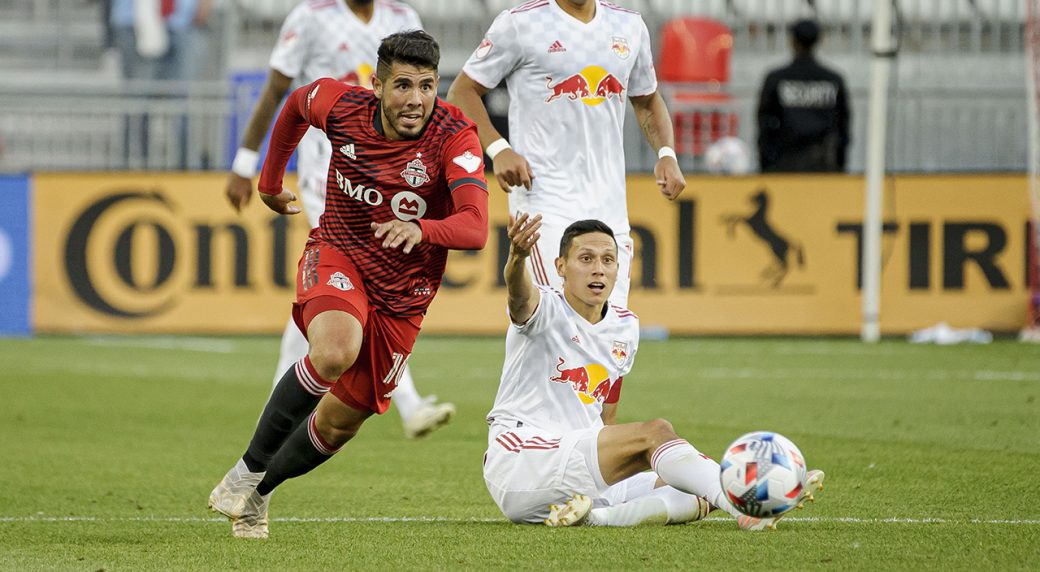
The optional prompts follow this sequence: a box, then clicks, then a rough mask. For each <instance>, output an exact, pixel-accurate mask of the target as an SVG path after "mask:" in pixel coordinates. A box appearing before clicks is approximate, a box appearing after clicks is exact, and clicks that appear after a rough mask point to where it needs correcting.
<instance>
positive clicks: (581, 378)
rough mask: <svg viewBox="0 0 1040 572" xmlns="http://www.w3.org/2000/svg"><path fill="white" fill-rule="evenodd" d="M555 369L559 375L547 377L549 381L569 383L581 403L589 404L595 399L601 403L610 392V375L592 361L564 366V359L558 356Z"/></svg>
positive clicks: (605, 369)
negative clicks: (575, 365)
mask: <svg viewBox="0 0 1040 572" xmlns="http://www.w3.org/2000/svg"><path fill="white" fill-rule="evenodd" d="M559 360H560V363H558V364H556V371H557V372H558V373H559V375H553V376H550V377H549V381H555V382H556V383H569V384H571V389H573V390H574V392H575V393H577V394H578V399H580V400H581V402H582V403H584V404H586V405H589V404H591V403H593V402H595V401H598V402H600V403H603V401H604V400H605V399H606V398H607V395H608V394H609V393H610V376H609V375H608V374H607V368H605V367H603V366H601V365H599V364H597V363H594V364H589V365H586V366H578V367H569V368H564V367H563V365H564V363H566V360H564V359H563V358H559Z"/></svg>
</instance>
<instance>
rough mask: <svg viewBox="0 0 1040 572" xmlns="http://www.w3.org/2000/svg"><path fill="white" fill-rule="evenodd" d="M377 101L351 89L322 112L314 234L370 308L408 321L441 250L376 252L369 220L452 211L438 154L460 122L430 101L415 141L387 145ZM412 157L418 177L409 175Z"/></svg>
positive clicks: (433, 276) (436, 274) (435, 279)
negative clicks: (357, 281)
mask: <svg viewBox="0 0 1040 572" xmlns="http://www.w3.org/2000/svg"><path fill="white" fill-rule="evenodd" d="M378 101H379V100H377V99H376V97H375V95H374V94H373V93H372V92H371V91H369V90H366V89H362V88H352V89H350V90H348V91H347V92H345V93H344V94H343V96H342V97H340V99H339V101H338V102H337V103H336V104H335V105H334V106H333V108H332V111H331V112H330V113H329V115H328V118H327V120H326V129H325V131H326V133H327V134H328V136H329V141H330V142H331V143H332V162H331V164H330V165H329V173H328V179H327V191H326V195H325V213H324V214H322V216H321V221H320V223H319V229H320V230H319V232H320V236H321V238H322V239H323V240H325V241H327V242H329V243H330V244H332V245H333V246H334V247H336V248H337V249H338V250H340V251H341V252H342V253H343V254H344V255H346V256H348V257H349V258H350V259H351V260H352V261H353V262H354V265H355V266H356V267H357V269H358V271H359V272H360V273H361V276H362V277H363V280H364V282H365V287H366V290H367V292H368V295H369V298H370V299H371V301H372V304H373V305H374V306H375V307H377V308H380V309H383V310H386V311H387V312H389V313H392V314H396V315H399V316H414V315H417V314H421V313H423V312H424V311H426V308H427V306H429V304H430V302H431V301H432V300H433V296H434V294H435V293H436V291H437V288H438V287H440V283H441V277H442V275H443V274H444V264H445V260H446V258H447V254H448V251H447V249H446V248H444V247H441V246H435V245H432V244H427V243H421V244H419V245H416V246H415V247H414V248H413V249H412V252H411V253H409V254H404V253H403V252H402V251H401V249H400V248H396V249H388V248H383V246H382V239H376V238H375V235H374V232H373V230H372V228H371V223H372V222H377V223H382V222H387V221H390V220H397V219H400V218H401V217H400V216H399V214H400V213H401V212H404V211H403V209H409V210H408V212H412V211H411V210H410V209H414V208H418V207H417V206H415V205H420V204H421V205H424V206H423V207H422V209H421V210H423V211H424V212H421V213H419V215H420V216H421V218H423V219H432V220H440V219H444V218H446V217H447V216H448V215H450V214H451V213H452V209H453V203H452V198H451V189H449V188H448V183H447V181H446V179H445V174H444V165H443V164H442V162H441V161H442V159H441V149H442V148H444V147H445V146H447V144H448V141H449V139H451V137H452V136H453V135H455V134H456V133H458V132H459V131H461V130H462V129H463V128H464V127H466V126H467V125H468V123H467V122H466V121H465V120H464V119H462V118H461V117H453V116H452V115H451V114H450V113H449V112H448V111H447V110H446V109H444V108H443V107H441V105H440V100H438V105H437V107H435V109H434V111H433V115H432V117H431V118H430V121H429V123H428V124H427V125H426V128H425V130H424V131H423V132H422V135H421V136H420V137H419V138H418V139H415V140H403V141H390V140H389V139H387V138H386V137H384V136H383V135H380V134H379V133H377V132H376V131H375V129H374V128H373V119H374V118H375V116H376V113H377V104H378ZM416 160H418V161H420V162H421V163H422V169H419V170H418V172H424V173H425V177H426V180H423V177H416V176H415V175H416V174H417V170H416V169H415V167H414V164H413V162H414V161H416ZM408 179H411V181H412V182H409V180H408ZM413 183H418V185H413ZM414 218H415V217H412V218H411V220H414ZM404 220H409V218H408V217H405V219H404Z"/></svg>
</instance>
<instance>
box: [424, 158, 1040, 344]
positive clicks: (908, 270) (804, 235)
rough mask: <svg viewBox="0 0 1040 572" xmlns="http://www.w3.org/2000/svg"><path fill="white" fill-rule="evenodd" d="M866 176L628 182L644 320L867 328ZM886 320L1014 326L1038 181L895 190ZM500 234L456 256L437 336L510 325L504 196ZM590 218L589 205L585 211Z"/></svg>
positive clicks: (889, 203) (925, 180) (688, 326)
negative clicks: (667, 195)
mask: <svg viewBox="0 0 1040 572" xmlns="http://www.w3.org/2000/svg"><path fill="white" fill-rule="evenodd" d="M863 192H864V180H863V178H862V177H858V176H802V175H790V176H770V177H728V178H721V177H719V178H716V177H691V178H688V180H687V186H686V191H685V192H684V193H683V195H682V197H681V199H680V200H678V201H676V202H674V203H669V202H667V201H666V200H665V199H664V198H662V197H661V195H660V194H659V192H658V191H657V187H656V185H655V184H654V181H653V179H652V178H650V177H645V176H636V177H630V178H629V185H628V197H629V199H628V203H629V214H630V219H631V222H632V227H633V233H632V234H633V238H634V239H635V242H636V256H635V263H634V264H633V269H632V293H631V296H630V298H629V305H630V306H631V307H632V309H633V310H634V311H635V312H636V313H637V314H639V316H640V319H641V322H642V324H643V326H662V327H665V328H667V329H668V330H669V331H671V332H672V333H679V334H787V333H797V334H855V333H858V332H859V325H860V322H861V319H862V318H861V310H860V304H861V299H860V293H859V288H858V280H859V268H860V264H859V259H860V237H861V233H862V230H861V229H862V219H863V215H862V213H863V204H864V201H863ZM885 193H886V195H885V196H886V198H885V212H884V218H885V221H886V225H885V233H884V237H885V238H884V243H883V255H884V266H883V275H882V282H883V284H882V300H881V327H882V331H883V332H884V333H889V334H892V333H906V332H909V331H912V330H914V329H918V328H923V327H927V326H931V325H934V324H936V323H937V322H940V321H946V322H948V323H950V324H951V325H953V326H956V327H969V326H975V327H982V328H987V329H992V330H1000V331H1010V330H1017V329H1019V328H1021V327H1022V324H1023V322H1024V319H1025V311H1026V296H1027V294H1026V286H1025V284H1026V282H1025V260H1026V259H1025V252H1026V248H1025V240H1026V236H1027V231H1026V221H1027V213H1028V194H1027V192H1026V179H1025V177H1023V176H1020V175H1014V176H1011V175H965V176H900V177H896V178H894V179H890V180H889V181H888V182H887V183H886V188H885ZM492 199H493V201H492V203H493V204H492V208H491V213H492V216H491V222H492V226H493V228H492V234H491V240H490V241H489V243H488V246H487V248H485V250H484V251H483V252H481V253H480V254H478V255H473V254H470V253H452V255H451V258H450V259H449V263H448V269H447V277H448V278H449V280H448V281H447V282H448V283H453V282H454V283H460V284H464V287H462V288H457V289H453V288H444V289H442V290H441V293H440V294H439V295H438V297H437V300H436V301H435V302H434V304H433V307H432V308H431V309H430V315H429V317H428V319H427V322H426V323H427V330H428V331H450V332H458V333H464V332H471V331H480V332H501V331H502V329H503V328H504V327H505V326H506V324H507V321H506V318H505V309H504V308H505V306H504V299H505V296H504V290H503V289H502V288H501V286H500V278H499V277H500V276H501V268H502V264H503V262H504V258H503V256H504V252H505V247H504V244H505V236H504V233H505V231H504V228H505V227H504V225H505V221H506V217H507V212H506V211H507V208H506V206H505V200H504V198H503V197H502V193H500V192H497V191H493V194H492ZM577 214H578V216H580V213H577Z"/></svg>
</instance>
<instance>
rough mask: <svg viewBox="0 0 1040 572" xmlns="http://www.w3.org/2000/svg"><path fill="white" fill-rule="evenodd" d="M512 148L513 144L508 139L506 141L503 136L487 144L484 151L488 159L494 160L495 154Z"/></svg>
mask: <svg viewBox="0 0 1040 572" xmlns="http://www.w3.org/2000/svg"><path fill="white" fill-rule="evenodd" d="M512 148H513V146H512V145H510V144H509V141H506V140H505V138H499V139H496V140H494V141H492V142H491V144H490V145H488V146H487V149H486V150H485V151H484V152H485V153H487V156H488V158H489V159H491V160H492V161H494V160H495V155H498V154H499V153H501V152H502V151H504V150H506V149H512Z"/></svg>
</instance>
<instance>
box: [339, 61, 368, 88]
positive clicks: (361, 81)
mask: <svg viewBox="0 0 1040 572" xmlns="http://www.w3.org/2000/svg"><path fill="white" fill-rule="evenodd" d="M375 77H376V73H375V68H373V67H372V64H369V63H363V64H361V65H359V66H358V67H357V69H356V70H350V71H349V72H347V73H345V74H343V75H342V76H340V78H339V80H340V81H341V82H343V83H345V84H349V85H358V86H361V87H363V88H365V89H372V83H373V82H372V79H373V78H375Z"/></svg>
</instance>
